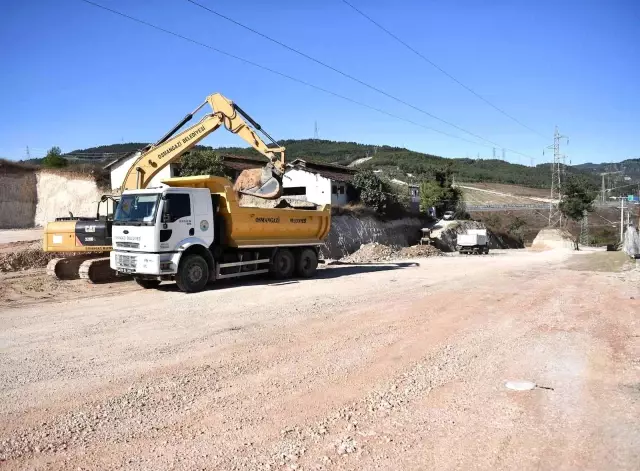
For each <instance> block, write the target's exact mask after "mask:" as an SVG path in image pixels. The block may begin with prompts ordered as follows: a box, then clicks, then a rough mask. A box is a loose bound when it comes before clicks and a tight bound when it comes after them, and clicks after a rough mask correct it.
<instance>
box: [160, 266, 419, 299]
mask: <svg viewBox="0 0 640 471" xmlns="http://www.w3.org/2000/svg"><path fill="white" fill-rule="evenodd" d="M419 266H420V264H419V263H416V262H397V263H359V264H351V263H341V262H334V263H333V264H331V265H330V268H320V269H319V270H318V272H317V273H316V275H315V276H314V277H313V278H312V279H316V280H318V279H320V280H329V279H332V278H340V277H343V276H351V275H359V274H362V273H373V272H379V271H390V270H400V269H403V268H412V267H419ZM302 280H304V278H292V279H290V280H282V281H278V280H274V279H273V278H268V277H260V276H253V277H247V278H239V279H235V280H234V279H233V278H231V279H229V280H220V281H216V282H215V283H210V284H209V285H208V286H207V288H206V289H205V291H211V290H214V289H221V288H232V287H234V286H265V285H266V286H274V287H275V286H282V285H289V284H296V283H299V282H300V281H302ZM157 289H158V290H160V291H165V292H168V293H170V292H179V291H180V290H179V289H178V286H177V285H176V284H175V283H173V282H167V283H166V284H165V283H163V284H161V285H160V286H159V287H158V288H157Z"/></svg>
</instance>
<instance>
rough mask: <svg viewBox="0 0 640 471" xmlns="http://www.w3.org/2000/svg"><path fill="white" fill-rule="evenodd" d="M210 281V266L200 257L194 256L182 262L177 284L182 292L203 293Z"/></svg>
mask: <svg viewBox="0 0 640 471" xmlns="http://www.w3.org/2000/svg"><path fill="white" fill-rule="evenodd" d="M208 281H209V265H207V261H206V260H205V259H204V258H202V257H201V256H200V255H196V254H192V255H187V256H185V257H184V258H183V259H182V260H180V265H179V266H178V273H177V274H176V284H177V285H178V288H180V291H183V292H185V293H197V292H198V291H202V290H203V289H204V288H205V286H207V282H208Z"/></svg>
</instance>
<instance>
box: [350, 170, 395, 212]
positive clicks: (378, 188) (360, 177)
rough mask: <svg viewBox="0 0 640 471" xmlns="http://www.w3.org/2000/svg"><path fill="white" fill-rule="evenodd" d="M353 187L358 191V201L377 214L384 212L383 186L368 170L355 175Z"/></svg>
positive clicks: (384, 194)
mask: <svg viewBox="0 0 640 471" xmlns="http://www.w3.org/2000/svg"><path fill="white" fill-rule="evenodd" d="M353 186H354V188H355V189H356V190H357V191H358V199H359V200H360V201H361V202H362V204H364V205H365V206H368V207H369V208H373V209H375V210H376V211H377V212H379V213H382V212H384V210H385V208H386V206H387V194H386V192H385V184H384V183H383V181H382V180H381V179H380V178H378V176H377V175H376V174H375V173H373V172H372V171H370V170H365V171H362V172H358V173H356V175H355V176H354V178H353Z"/></svg>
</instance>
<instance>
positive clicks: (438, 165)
mask: <svg viewBox="0 0 640 471" xmlns="http://www.w3.org/2000/svg"><path fill="white" fill-rule="evenodd" d="M280 144H281V145H283V146H285V147H286V148H287V153H286V156H287V160H288V161H292V160H294V159H298V158H300V159H305V160H309V161H312V162H323V163H337V164H340V165H349V164H351V163H353V162H354V161H356V160H357V159H364V158H366V157H369V159H368V160H367V161H366V162H362V163H360V165H358V168H362V169H370V170H382V171H383V173H384V174H385V175H387V176H389V177H391V178H394V177H395V178H399V179H402V180H405V181H414V182H419V181H421V180H422V179H424V177H428V176H431V175H432V174H433V171H434V170H436V169H443V168H445V167H450V169H451V170H452V171H453V172H454V174H455V177H456V179H457V180H459V181H465V182H493V183H510V184H514V185H523V186H529V187H538V188H546V187H549V184H550V180H551V170H550V166H549V164H541V165H538V166H536V167H528V166H524V165H518V164H511V163H508V162H505V161H502V160H493V159H488V160H483V159H465V158H461V159H447V158H443V157H439V156H436V155H430V154H423V153H421V152H414V151H411V150H408V149H405V148H402V147H390V146H372V145H366V144H358V143H356V142H336V141H327V140H320V139H298V140H283V141H280ZM145 145H146V143H142V142H129V143H124V144H110V145H103V146H98V147H90V148H87V149H76V150H74V151H72V152H68V153H66V154H64V155H63V156H83V155H85V156H89V157H91V158H92V159H96V160H98V161H102V162H105V163H106V162H108V161H109V160H111V159H113V158H114V156H115V155H114V154H122V153H128V152H133V151H135V150H138V149H141V148H143V147H144V146H145ZM197 147H199V148H209V149H210V148H211V147H207V146H197ZM215 150H216V152H218V153H220V154H234V155H250V156H257V155H259V154H258V153H257V152H256V151H255V150H253V149H252V148H249V147H219V148H216V149H215ZM625 162H626V165H627V168H628V169H631V168H633V169H634V171H635V172H637V173H638V178H640V159H635V160H628V161H625ZM33 163H36V164H37V163H38V162H37V161H34V162H33ZM604 165H605V164H583V165H578V166H574V167H568V168H567V172H568V173H585V174H588V175H589V177H590V179H591V180H593V182H594V183H598V181H599V177H598V173H599V171H600V166H604ZM618 165H619V164H618Z"/></svg>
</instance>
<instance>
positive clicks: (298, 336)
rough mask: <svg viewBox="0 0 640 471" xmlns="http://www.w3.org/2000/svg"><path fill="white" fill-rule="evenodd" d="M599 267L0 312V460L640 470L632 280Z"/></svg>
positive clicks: (497, 264)
mask: <svg viewBox="0 0 640 471" xmlns="http://www.w3.org/2000/svg"><path fill="white" fill-rule="evenodd" d="M598 257H600V258H598ZM602 257H609V255H608V254H606V253H605V254H604V255H602V254H591V255H575V256H571V258H570V256H569V255H567V254H566V253H557V252H544V253H531V252H524V251H512V252H510V253H496V254H495V255H492V256H488V257H480V256H478V257H435V258H430V259H423V260H416V263H417V264H418V265H414V264H412V263H411V262H403V264H401V265H387V266H341V265H338V266H335V267H328V268H327V269H325V270H323V271H322V272H321V274H320V276H319V278H318V279H314V280H305V281H300V282H290V283H281V284H266V283H260V282H254V283H248V284H242V285H238V284H230V285H228V286H225V287H217V288H215V289H212V290H210V291H207V292H204V293H199V294H195V295H184V294H182V293H179V292H177V291H175V289H173V287H172V285H169V284H168V285H167V286H166V288H164V289H163V291H160V292H153V291H142V290H133V291H127V290H122V287H120V288H118V292H117V295H113V294H109V293H108V292H107V291H104V293H102V294H99V295H96V296H92V297H90V298H76V299H73V300H71V301H66V302H63V301H60V300H56V299H55V298H54V299H53V300H51V299H50V300H48V301H47V302H37V303H35V304H30V305H27V306H22V307H20V308H10V307H5V308H2V309H1V311H0V352H1V357H0V358H1V362H0V458H1V459H2V460H3V461H1V462H0V467H2V468H6V469H25V468H28V469H45V468H46V469H73V470H76V469H153V470H163V469H224V470H231V469H287V470H294V469H298V470H310V469H327V470H334V469H335V470H337V469H359V470H369V469H382V470H395V469H398V470H399V469H403V470H406V469H408V470H411V469H437V470H442V469H464V470H467V469H492V470H493V469H498V470H500V469H504V470H511V469H520V470H534V469H535V470H538V469H575V470H584V469H638V465H639V463H640V425H639V423H640V422H639V420H638V417H640V361H639V357H640V324H639V320H638V312H640V284H639V281H640V276H638V272H637V271H627V272H619V271H617V270H618V268H619V266H618V265H617V264H616V263H610V260H608V259H607V263H601V262H602V261H603V260H604V258H602ZM603 267H604V268H603ZM594 268H598V269H606V270H610V271H600V272H595V271H591V270H593V269H594ZM506 380H531V381H535V382H536V383H537V384H538V385H540V386H543V387H545V388H552V389H543V388H536V389H533V390H530V391H520V392H516V391H511V390H509V389H506V388H505V387H504V382H505V381H506Z"/></svg>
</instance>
